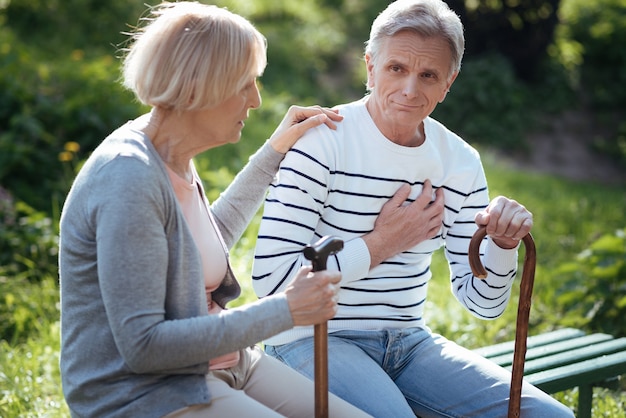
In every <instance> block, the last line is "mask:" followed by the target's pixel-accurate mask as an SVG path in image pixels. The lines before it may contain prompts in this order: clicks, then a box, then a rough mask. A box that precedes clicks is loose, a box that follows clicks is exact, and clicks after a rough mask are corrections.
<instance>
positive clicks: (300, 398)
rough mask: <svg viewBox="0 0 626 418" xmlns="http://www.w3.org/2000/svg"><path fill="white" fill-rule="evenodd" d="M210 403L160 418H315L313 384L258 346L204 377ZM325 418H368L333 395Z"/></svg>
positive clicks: (180, 410)
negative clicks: (210, 398) (224, 367)
mask: <svg viewBox="0 0 626 418" xmlns="http://www.w3.org/2000/svg"><path fill="white" fill-rule="evenodd" d="M206 382H207V386H208V388H209V392H210V393H211V397H212V400H211V403H210V404H202V405H193V406H189V407H186V408H183V409H179V410H178V411H175V412H172V413H171V414H168V415H166V416H165V417H164V418H202V417H220V418H229V417H233V418H245V417H250V418H265V417H267V418H270V417H271V418H277V417H293V418H306V417H314V416H315V395H314V387H313V382H312V381H311V380H309V379H308V378H306V377H305V376H303V375H301V374H300V373H298V372H296V371H295V370H293V369H291V368H289V367H288V366H286V365H284V364H283V363H281V362H280V361H278V360H276V359H274V358H272V357H270V356H268V355H266V354H265V353H264V352H263V351H262V350H261V349H260V348H259V347H257V346H255V347H251V348H248V349H245V350H242V351H241V359H240V361H239V364H237V365H236V366H234V367H231V368H230V369H224V370H213V371H210V372H209V373H208V374H207V375H206ZM328 411H329V417H337V418H339V417H343V418H345V417H349V418H359V417H369V416H370V415H368V414H366V413H365V412H362V411H361V410H359V409H357V408H356V407H354V406H352V405H351V404H349V403H347V402H345V401H343V400H342V399H340V398H338V397H337V396H335V395H333V394H329V395H328Z"/></svg>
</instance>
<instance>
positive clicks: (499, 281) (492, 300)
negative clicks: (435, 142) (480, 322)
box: [445, 167, 517, 319]
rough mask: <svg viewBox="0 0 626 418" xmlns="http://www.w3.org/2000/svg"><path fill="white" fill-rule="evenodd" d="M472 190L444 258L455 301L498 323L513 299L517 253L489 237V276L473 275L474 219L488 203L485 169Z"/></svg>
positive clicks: (485, 249) (485, 250) (484, 252)
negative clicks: (446, 261) (470, 245)
mask: <svg viewBox="0 0 626 418" xmlns="http://www.w3.org/2000/svg"><path fill="white" fill-rule="evenodd" d="M471 190H472V192H471V193H469V195H468V196H467V197H466V198H465V200H464V202H463V204H462V206H461V209H460V211H459V214H458V217H457V218H456V220H455V222H454V224H453V225H452V227H451V228H450V229H449V231H448V233H447V236H446V238H445V255H446V258H447V259H448V263H449V266H450V280H451V287H452V292H453V294H454V295H455V297H456V298H457V299H458V300H459V302H460V303H461V304H462V305H463V306H464V307H465V308H466V309H467V310H468V311H469V312H471V313H472V315H474V316H476V317H478V318H481V319H495V318H497V317H499V316H500V315H502V313H503V312H504V310H505V308H506V306H507V304H508V301H509V298H510V296H511V287H512V285H513V282H514V279H515V274H516V267H517V249H511V250H505V249H502V248H500V247H498V246H497V245H496V244H495V243H493V241H492V240H491V239H490V238H489V237H486V238H485V239H484V240H483V242H482V243H481V250H480V251H481V259H482V262H483V265H484V266H485V268H486V270H487V272H488V275H487V277H486V278H485V279H480V278H477V277H475V276H474V275H473V274H472V271H471V268H470V266H469V261H468V252H469V242H470V240H471V238H472V236H473V234H474V233H475V232H476V229H477V227H476V224H475V222H474V216H475V215H476V213H477V212H478V211H479V210H482V209H484V208H485V207H487V205H488V203H489V196H488V190H487V182H486V179H485V175H484V172H483V170H482V167H480V169H479V170H477V173H476V177H475V179H474V183H473V185H472V187H471Z"/></svg>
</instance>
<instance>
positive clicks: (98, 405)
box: [60, 2, 366, 418]
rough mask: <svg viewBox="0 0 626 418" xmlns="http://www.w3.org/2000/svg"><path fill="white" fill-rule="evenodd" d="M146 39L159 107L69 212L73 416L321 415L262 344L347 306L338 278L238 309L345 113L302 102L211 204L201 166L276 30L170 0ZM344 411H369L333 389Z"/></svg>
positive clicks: (142, 48) (64, 352) (247, 91)
mask: <svg viewBox="0 0 626 418" xmlns="http://www.w3.org/2000/svg"><path fill="white" fill-rule="evenodd" d="M147 21H148V23H147V24H146V25H145V26H144V27H143V29H140V30H138V31H137V32H136V33H135V35H134V36H133V42H132V43H131V46H130V48H129V50H128V51H127V54H126V57H125V61H124V67H123V69H124V85H125V86H127V87H128V88H129V89H130V90H132V91H133V92H134V93H135V94H136V96H137V98H138V99H139V100H140V101H141V102H142V103H144V104H147V105H149V106H151V108H152V109H151V111H150V113H148V114H146V115H143V116H141V117H139V118H137V119H136V120H133V121H130V122H128V123H126V124H125V125H123V126H122V127H120V128H119V129H117V130H116V131H114V132H113V133H112V134H111V135H110V136H109V137H107V138H106V139H105V140H104V141H103V142H102V143H101V144H100V146H98V148H97V149H96V150H95V151H94V152H93V154H92V155H91V156H90V158H89V159H88V160H87V162H86V163H85V164H84V166H83V168H82V169H81V171H80V173H79V174H78V176H77V177H76V179H75V182H74V184H73V186H72V189H71V191H70V193H69V194H68V197H67V201H66V203H65V206H64V208H63V213H62V215H61V246H60V280H61V322H62V347H61V373H62V380H63V389H64V393H65V397H66V400H67V403H68V405H69V408H70V410H71V413H72V416H81V417H83V416H85V417H86V416H93V417H162V416H168V417H183V416H193V417H201V416H209V415H210V416H222V417H225V416H233V417H255V418H258V417H277V416H293V417H305V416H310V415H312V413H313V410H314V405H313V397H314V390H313V385H312V383H311V382H310V381H309V380H308V379H306V378H305V377H303V376H301V375H300V374H298V373H297V372H295V371H293V370H291V369H289V368H288V367H287V366H285V365H283V364H282V363H280V362H278V361H276V360H275V359H273V358H271V357H269V356H267V355H265V354H264V353H263V352H262V351H261V350H260V349H259V348H257V347H256V346H255V343H257V342H258V341H261V340H262V339H264V338H268V337H270V336H272V335H275V334H277V333H279V332H282V331H285V330H288V329H290V328H292V327H294V326H297V325H311V324H315V323H319V322H322V321H325V320H327V319H329V318H331V317H332V316H333V315H334V313H335V312H336V293H337V283H338V282H339V280H340V275H339V273H338V272H330V271H326V272H317V273H312V272H311V271H310V268H302V269H300V270H299V272H298V274H297V275H296V278H295V280H293V281H292V283H291V284H290V285H289V287H288V288H287V289H286V290H285V291H284V292H281V293H280V294H277V295H275V297H271V298H264V299H263V300H260V301H257V302H255V303H251V304H249V305H246V306H243V307H240V308H236V309H229V310H225V306H226V303H227V302H229V301H230V300H232V299H234V298H236V297H237V296H238V295H239V292H240V288H239V285H238V283H237V281H236V279H235V278H234V277H233V274H232V270H231V268H230V265H229V261H228V249H229V248H230V247H231V246H232V245H233V244H234V243H235V242H236V241H237V239H238V238H239V237H240V235H241V234H242V232H243V231H244V229H245V228H246V226H247V225H248V223H249V222H250V220H251V218H252V217H253V215H254V214H255V213H256V211H257V209H258V208H259V206H260V204H261V202H262V199H263V197H264V195H265V192H266V190H267V187H268V185H269V183H270V182H271V180H272V178H273V177H274V175H275V173H276V171H277V168H278V164H279V162H280V161H281V160H282V158H283V155H284V153H285V152H286V151H287V150H288V149H289V148H290V147H291V146H292V145H293V144H294V143H295V141H296V140H297V139H298V138H299V137H300V136H301V135H302V134H303V133H304V132H305V131H306V130H307V129H309V128H311V127H315V126H318V125H321V124H324V123H325V124H326V125H328V127H329V128H336V125H335V123H334V122H338V121H340V120H341V116H339V115H338V114H336V113H335V112H332V111H330V110H328V109H322V108H319V107H311V108H301V107H292V108H291V109H290V110H289V112H288V113H287V115H286V116H285V118H284V119H283V121H282V122H281V124H280V126H279V127H278V128H277V130H276V131H275V132H274V134H273V135H272V137H271V138H270V139H269V140H268V141H267V142H266V143H265V144H264V145H263V146H262V147H261V148H260V149H259V150H258V152H257V153H256V154H255V155H254V156H252V157H251V158H250V161H249V163H248V164H247V165H246V167H245V168H244V169H243V170H242V171H241V172H240V173H239V174H238V176H237V177H236V178H235V180H234V181H233V183H232V184H231V185H230V186H229V187H228V189H227V190H226V191H225V192H224V193H223V194H222V195H221V196H220V197H219V198H218V199H217V200H216V201H215V202H213V204H211V205H209V202H208V200H207V198H206V196H205V193H204V190H203V188H202V185H201V182H200V179H199V177H198V173H197V172H196V170H195V169H194V164H193V161H192V158H193V157H194V156H196V155H197V154H199V153H201V152H203V151H206V150H208V149H210V148H214V147H217V146H220V145H222V144H227V143H234V142H237V141H238V140H239V138H240V136H241V130H242V128H243V126H244V121H245V120H246V118H247V117H248V111H249V109H254V108H257V107H259V106H260V104H261V98H260V96H259V90H258V88H257V84H256V79H257V77H259V75H260V74H261V73H262V71H263V69H264V67H265V64H266V55H265V53H266V47H265V39H264V38H263V36H262V35H261V34H260V33H259V32H258V31H257V30H256V29H255V28H254V27H253V26H252V24H251V23H250V22H248V21H247V20H245V19H244V18H242V17H240V16H238V15H235V14H233V13H231V12H228V11H227V10H225V9H220V8H217V7H215V6H206V5H201V4H198V3H190V2H180V3H163V4H162V5H160V6H157V7H155V8H153V10H152V16H151V18H149V19H147ZM329 409H330V412H331V414H333V415H334V416H344V417H347V416H350V417H358V416H366V415H365V414H364V413H362V412H361V411H359V410H357V409H356V408H354V407H352V406H351V405H350V404H348V403H346V402H344V401H342V400H340V399H339V398H337V397H334V396H331V397H330V400H329Z"/></svg>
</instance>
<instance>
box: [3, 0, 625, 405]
mask: <svg viewBox="0 0 626 418" xmlns="http://www.w3.org/2000/svg"><path fill="white" fill-rule="evenodd" d="M213 3H214V4H218V5H220V6H225V7H228V8H229V9H230V10H232V11H234V12H236V13H239V14H242V15H244V16H246V17H248V18H249V19H250V20H251V21H252V22H253V23H254V24H255V25H256V26H257V27H258V28H259V29H260V30H261V32H262V33H263V34H264V35H265V36H266V37H267V39H268V44H269V50H268V60H269V64H268V67H267V69H266V72H265V74H264V76H263V77H262V78H261V94H262V97H263V106H262V107H261V109H259V110H255V111H254V112H251V117H250V122H249V123H247V124H246V128H245V130H244V134H243V138H242V140H241V142H240V143H239V144H237V145H228V146H224V147H221V148H219V149H216V150H212V151H209V152H207V153H205V154H204V155H202V156H200V157H198V158H197V160H196V164H197V166H198V168H199V171H200V173H201V176H202V178H203V180H204V181H205V182H206V186H207V190H208V193H209V198H210V199H215V198H216V197H217V196H218V195H219V193H220V191H221V190H223V189H224V187H225V186H226V185H227V184H228V183H229V182H230V180H231V179H232V177H233V176H234V174H235V173H236V172H237V171H238V170H239V169H240V168H241V167H242V166H243V164H245V162H246V160H247V158H248V156H249V155H250V154H252V153H253V152H254V151H255V150H256V149H257V148H258V147H259V146H260V145H261V143H262V142H263V141H264V140H265V139H266V138H267V137H268V136H269V135H270V134H271V132H272V131H273V129H274V127H275V126H276V125H277V124H278V122H279V121H280V119H281V118H282V115H283V114H284V112H285V111H286V109H287V108H288V106H289V105H291V104H321V105H327V106H332V105H333V104H336V103H340V102H346V101H348V100H352V99H356V98H359V97H361V96H362V95H363V93H364V84H365V71H364V65H363V60H362V54H363V43H364V41H365V40H366V39H367V38H368V35H369V27H370V24H371V22H372V20H373V19H374V18H375V16H376V15H377V14H378V13H379V12H380V11H381V10H382V9H383V8H384V7H385V6H386V5H387V4H388V3H389V1H382V0H368V1H359V0H303V1H298V2H296V1H292V0H254V1H253V0H221V1H215V2H213ZM448 3H449V4H450V6H451V7H452V8H453V9H454V10H455V11H457V13H458V14H459V15H460V16H461V18H462V20H463V22H464V25H465V27H466V39H467V51H466V55H465V58H464V63H463V68H462V71H461V74H460V76H459V78H458V79H457V81H456V82H455V84H454V86H453V89H452V93H451V94H450V95H448V98H447V99H446V101H445V102H444V103H443V104H442V105H440V106H439V107H438V108H437V109H436V111H435V113H434V115H433V116H434V117H435V118H437V119H439V120H440V121H441V122H443V123H445V124H446V125H447V126H448V127H450V128H451V129H452V130H454V131H456V132H458V133H459V134H460V135H462V136H463V137H464V138H465V139H466V140H467V141H468V142H470V143H471V144H472V145H474V146H475V147H477V148H478V149H479V150H481V152H482V154H483V158H484V163H485V168H486V172H487V176H488V179H489V182H490V189H491V194H492V195H494V196H495V195H496V194H505V195H509V196H512V197H514V198H516V199H517V200H519V201H521V202H523V203H524V204H525V205H526V206H527V207H528V208H529V209H530V210H531V211H532V212H533V213H534V215H535V227H534V230H533V234H534V236H535V239H536V241H537V252H538V256H539V260H538V268H537V275H538V278H537V281H536V284H535V293H534V294H535V298H534V300H533V311H532V314H531V334H532V333H537V332H541V331H545V330H549V329H554V328H559V327H564V326H576V327H579V328H583V329H586V330H588V331H603V332H610V333H612V334H614V335H618V336H626V323H625V322H624V321H623V318H624V317H626V239H625V237H624V234H625V233H626V229H625V227H626V225H625V222H624V212H625V209H626V175H625V174H626V122H624V120H626V119H625V118H624V116H626V89H624V88H623V85H624V84H625V83H626V48H624V45H626V0H506V1H505V0H502V1H498V0H450V1H448ZM154 4H157V1H154V0H152V1H145V0H108V1H106V2H102V1H96V0H0V68H1V71H0V352H2V355H1V356H0V416H3V417H4V416H6V417H16V416H33V417H34V416H65V415H67V407H66V406H65V404H64V402H63V398H62V394H61V388H60V378H59V374H58V367H57V363H58V350H59V338H58V332H59V329H58V319H59V307H58V302H59V297H58V275H57V260H56V257H57V245H58V218H59V213H60V209H61V207H62V205H63V201H64V198H65V195H66V193H67V191H68V189H69V187H70V184H71V181H72V179H73V177H74V175H75V174H76V171H77V170H78V168H79V167H80V165H81V164H82V162H83V161H84V160H85V158H86V157H87V156H88V155H89V153H90V152H91V151H92V150H93V149H94V148H95V146H96V145H97V144H98V143H99V142H100V141H101V140H102V139H103V138H104V137H105V136H106V135H107V134H108V133H109V132H111V131H112V130H113V129H115V128H116V127H117V126H118V125H120V124H122V123H123V122H124V121H126V120H128V119H131V118H134V117H136V116H137V115H139V114H140V113H142V112H144V111H146V109H145V108H143V107H142V106H140V105H139V104H138V103H137V102H136V101H135V100H134V99H133V97H132V95H131V94H129V93H128V92H127V91H124V90H123V89H122V88H121V86H120V85H119V82H118V81H119V75H120V73H119V62H120V61H119V59H118V58H119V57H120V56H121V55H122V53H123V52H122V50H123V47H124V42H125V39H126V37H125V36H124V35H123V33H124V32H125V31H128V30H129V29H130V28H132V27H133V26H135V25H136V24H137V21H138V17H139V16H140V15H142V14H143V13H144V12H145V10H146V5H154ZM569 111H577V112H581V114H584V115H585V120H584V123H585V124H586V125H587V126H589V127H590V130H591V131H592V132H593V133H594V134H593V138H590V140H589V141H587V144H588V147H589V148H588V152H589V154H590V155H592V154H595V155H598V156H599V157H602V158H604V160H603V161H606V159H608V160H610V161H611V162H612V164H614V165H615V166H617V167H620V168H621V170H622V171H621V172H622V173H623V174H622V176H621V177H619V178H614V179H612V181H611V182H606V183H603V182H599V181H592V180H591V179H589V180H588V181H572V180H568V179H564V178H561V177H557V176H551V175H545V174H540V173H535V172H532V171H528V170H526V171H521V170H519V169H516V168H514V167H512V166H511V165H507V163H505V162H504V161H503V160H502V158H500V157H499V156H501V155H503V154H511V155H515V156H523V155H525V154H527V153H530V152H532V148H531V147H532V143H530V142H529V141H528V138H529V137H530V136H531V135H533V134H535V133H538V132H539V133H540V132H542V130H545V129H546V124H547V123H548V122H549V121H551V120H556V119H558V118H559V117H560V115H562V114H564V113H566V112H569ZM572 140H573V139H572ZM561 152H562V156H563V158H567V153H568V147H567V146H565V147H563V149H562V150H561ZM580 169H581V170H582V171H584V169H585V167H580ZM257 227H258V219H257V222H254V223H253V224H252V225H251V226H250V228H249V229H248V231H247V232H246V234H245V236H244V237H243V238H242V239H241V241H240V242H239V244H238V245H237V247H236V249H235V250H234V252H233V260H234V263H235V268H236V270H237V272H238V273H239V277H240V281H241V282H242V283H243V285H244V289H245V292H244V296H243V297H242V298H241V299H240V300H239V301H237V302H236V303H237V304H239V303H244V302H246V301H251V300H253V299H254V296H253V294H252V292H251V290H250V284H249V274H250V266H251V261H252V252H253V248H254V243H255V241H256V231H257ZM433 270H434V271H435V276H436V277H435V279H433V281H432V284H431V289H430V291H429V295H430V300H429V306H428V309H427V311H428V315H429V319H428V320H429V323H430V325H431V327H432V328H433V329H434V330H436V331H437V332H441V333H444V334H445V335H447V336H448V337H450V338H453V339H456V340H457V341H459V342H460V343H462V344H465V345H467V346H468V347H477V346H480V345H485V344H492V343H495V342H498V341H502V340H506V339H511V338H512V336H513V327H514V322H515V321H514V317H515V309H514V308H512V307H510V308H509V309H508V310H507V312H506V314H505V315H504V316H503V317H502V318H500V319H498V320H496V321H492V322H481V321H478V320H476V319H474V318H472V317H471V316H470V315H468V314H467V313H465V312H464V311H462V309H461V308H460V307H459V306H458V304H456V303H455V302H453V300H452V296H451V294H450V291H449V282H448V277H447V275H448V272H447V266H446V265H445V263H444V260H443V257H442V256H441V254H440V253H438V254H437V256H436V257H435V265H434V267H433ZM459 318H460V320H459ZM557 397H559V399H561V400H562V401H563V402H565V403H567V404H568V405H571V406H572V407H574V406H575V404H576V391H575V390H574V391H569V392H566V393H561V394H558V395H557ZM594 399H595V403H594V416H613V417H615V416H617V417H623V416H624V412H623V411H624V409H625V408H626V391H625V390H624V385H623V384H622V387H621V389H619V390H617V391H607V390H606V389H597V391H596V393H595V394H594Z"/></svg>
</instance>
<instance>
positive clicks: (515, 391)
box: [469, 227, 537, 418]
mask: <svg viewBox="0 0 626 418" xmlns="http://www.w3.org/2000/svg"><path fill="white" fill-rule="evenodd" d="M486 235H487V231H486V229H485V227H480V228H478V230H477V231H476V232H475V233H474V236H473V237H472V240H471V241H470V246H469V264H470V268H471V269H472V273H474V276H476V277H478V278H480V279H484V278H486V277H487V270H485V267H484V266H483V264H482V263H481V261H480V251H479V249H480V243H481V242H482V240H483V239H484V238H485V236H486ZM522 241H523V242H524V247H525V248H526V254H525V256H524V267H523V268H524V270H523V271H522V280H521V282H520V294H519V302H518V306H517V325H516V329H515V351H514V352H513V370H512V376H511V391H510V394H509V398H510V400H509V414H508V417H509V418H513V417H515V418H517V417H519V416H520V403H521V398H522V380H523V378H524V360H525V358H526V339H527V338H528V322H529V320H530V305H531V303H532V293H533V284H534V282H535V266H536V265H537V252H536V249H535V241H534V239H533V237H532V235H531V234H530V233H528V234H527V235H526V236H524V238H523V239H522Z"/></svg>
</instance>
